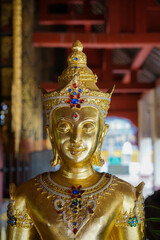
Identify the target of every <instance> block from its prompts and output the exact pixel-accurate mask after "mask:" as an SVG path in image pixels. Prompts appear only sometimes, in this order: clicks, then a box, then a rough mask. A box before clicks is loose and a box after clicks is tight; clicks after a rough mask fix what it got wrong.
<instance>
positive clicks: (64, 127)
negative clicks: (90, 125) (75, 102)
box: [57, 122, 70, 133]
mask: <svg viewBox="0 0 160 240" xmlns="http://www.w3.org/2000/svg"><path fill="white" fill-rule="evenodd" d="M57 129H58V131H59V132H61V133H67V132H69V130H70V124H69V123H67V122H59V123H58V126H57Z"/></svg>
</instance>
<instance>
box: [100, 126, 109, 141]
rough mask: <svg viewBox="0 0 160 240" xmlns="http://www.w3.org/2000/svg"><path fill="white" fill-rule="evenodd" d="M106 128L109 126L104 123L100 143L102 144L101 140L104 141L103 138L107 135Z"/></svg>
mask: <svg viewBox="0 0 160 240" xmlns="http://www.w3.org/2000/svg"><path fill="white" fill-rule="evenodd" d="M108 128H109V125H108V124H107V123H105V125H104V129H103V132H102V143H103V140H104V138H105V136H106V134H107V131H108Z"/></svg>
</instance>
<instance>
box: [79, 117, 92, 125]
mask: <svg viewBox="0 0 160 240" xmlns="http://www.w3.org/2000/svg"><path fill="white" fill-rule="evenodd" d="M84 123H92V124H94V125H95V124H96V121H94V120H93V119H90V118H87V119H85V120H83V121H81V122H80V125H82V124H84Z"/></svg>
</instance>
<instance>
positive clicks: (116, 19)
mask: <svg viewBox="0 0 160 240" xmlns="http://www.w3.org/2000/svg"><path fill="white" fill-rule="evenodd" d="M75 40H80V41H81V42H82V44H83V46H84V52H85V54H86V55H87V59H88V67H89V68H91V70H92V71H93V73H96V74H97V75H98V87H99V88H100V89H101V90H102V91H107V89H108V88H110V87H112V86H113V84H115V85H116V88H115V91H114V94H113V96H112V101H111V108H110V110H109V114H108V117H107V118H106V122H107V123H108V124H109V125H110V127H109V131H108V134H107V136H106V138H105V140H104V143H103V146H102V157H103V159H104V160H105V164H104V167H103V168H101V169H99V168H98V167H97V166H95V168H96V169H97V170H98V171H107V172H109V173H111V174H114V175H117V176H118V177H120V178H122V179H124V180H126V181H128V182H130V183H131V184H133V185H134V186H136V185H138V183H139V182H140V181H144V182H145V187H144V197H145V199H146V198H147V197H148V196H150V195H153V194H154V192H155V191H156V194H159V191H158V190H159V189H160V0H45V1H43V0H39V1H38V0H35V1H34V0H0V229H1V230H0V239H1V240H5V239H6V221H7V220H6V208H7V201H8V198H9V183H10V182H14V183H16V185H17V186H18V185H19V184H21V183H23V182H25V181H27V180H28V179H30V178H32V177H34V176H36V175H37V174H39V173H41V172H44V171H52V168H51V167H50V160H51V159H52V151H51V146H50V143H49V140H48V138H47V134H46V131H45V125H46V119H45V112H44V109H43V106H42V100H41V96H40V91H39V89H38V86H39V85H41V86H42V87H43V88H45V89H46V90H47V91H51V90H53V89H55V88H56V87H57V85H58V80H57V78H58V76H59V75H60V74H61V73H62V71H63V70H64V68H66V67H67V56H68V55H69V53H70V52H71V46H72V43H73V42H74V41H75ZM153 196H155V195H153ZM156 196H158V197H156V199H159V200H158V201H159V202H160V196H159V195H156ZM156 204H157V200H155V202H154V205H156ZM156 212H157V211H156ZM156 214H157V213H156ZM159 216H160V215H159ZM150 234H152V233H150ZM159 235H160V232H159ZM154 237H155V238H154ZM156 237H157V236H156V235H155V236H153V235H152V236H151V238H150V239H151V240H152V239H159V238H158V237H157V238H156Z"/></svg>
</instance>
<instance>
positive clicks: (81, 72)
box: [42, 40, 114, 120]
mask: <svg viewBox="0 0 160 240" xmlns="http://www.w3.org/2000/svg"><path fill="white" fill-rule="evenodd" d="M82 51H83V46H82V44H81V42H80V41H78V40H77V41H76V42H74V43H73V46H72V52H71V54H70V55H69V57H68V67H67V68H66V69H65V70H64V71H63V72H62V75H61V76H60V77H59V78H58V83H59V87H58V89H56V90H54V91H52V92H46V91H45V90H44V89H42V97H43V101H44V107H45V110H46V113H47V117H48V120H50V117H51V114H52V112H53V110H54V109H55V108H57V107H63V106H69V107H70V108H76V110H80V109H81V106H95V107H97V108H98V109H99V110H100V111H101V113H102V116H103V118H105V117H106V115H107V112H108V109H109V107H110V101H111V96H112V93H113V90H114V87H113V88H112V89H110V90H109V91H108V92H107V93H104V92H102V91H101V90H100V89H99V88H98V87H97V85H96V82H97V76H96V74H93V72H92V71H91V70H90V69H89V68H88V67H87V57H86V55H85V54H84V53H83V52H82Z"/></svg>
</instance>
